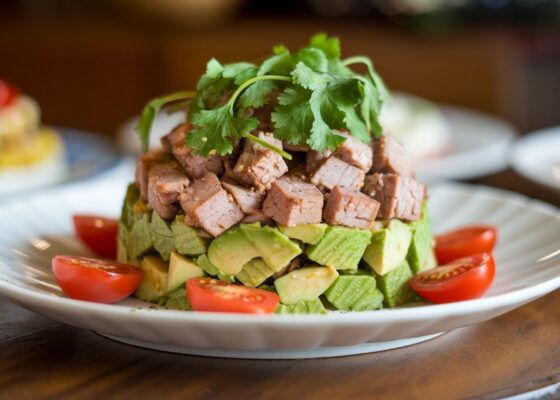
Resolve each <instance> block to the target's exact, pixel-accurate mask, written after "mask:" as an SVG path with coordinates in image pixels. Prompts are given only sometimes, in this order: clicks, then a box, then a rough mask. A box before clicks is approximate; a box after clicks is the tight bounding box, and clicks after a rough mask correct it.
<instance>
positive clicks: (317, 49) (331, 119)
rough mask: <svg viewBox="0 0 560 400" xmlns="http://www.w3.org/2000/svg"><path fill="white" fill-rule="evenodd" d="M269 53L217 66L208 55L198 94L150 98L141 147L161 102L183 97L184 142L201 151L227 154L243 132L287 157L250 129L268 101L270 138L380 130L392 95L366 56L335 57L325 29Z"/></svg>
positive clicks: (325, 141) (335, 45)
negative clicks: (361, 68) (359, 67)
mask: <svg viewBox="0 0 560 400" xmlns="http://www.w3.org/2000/svg"><path fill="white" fill-rule="evenodd" d="M273 53H274V54H273V55H272V56H271V57H269V58H267V59H265V60H264V61H262V62H261V63H260V65H256V64H254V63H249V62H238V63H232V64H226V65H222V64H221V63H220V62H219V61H217V60H216V59H211V60H210V61H209V62H208V64H207V67H206V72H205V73H204V74H203V75H202V76H201V78H200V79H199V81H198V84H197V93H196V96H192V93H188V96H187V92H181V93H177V94H172V95H169V96H165V97H162V98H158V99H155V100H153V101H152V102H150V103H148V105H147V106H146V108H145V109H144V113H143V115H142V118H141V119H140V121H139V123H138V126H137V132H138V134H139V137H140V140H141V141H142V144H143V147H144V148H146V147H147V143H148V142H149V130H150V127H151V123H152V121H153V118H154V117H155V115H156V114H157V112H158V110H159V109H160V108H161V107H162V106H163V105H164V104H166V103H167V102H171V101H178V100H185V99H186V98H188V99H189V100H188V102H189V104H188V106H189V113H188V119H189V121H190V122H191V123H192V125H193V126H194V128H193V130H191V132H190V133H189V134H188V135H187V138H186V143H187V145H188V146H190V147H191V148H192V149H193V151H194V152H195V153H196V154H199V155H203V156H212V155H225V154H230V153H231V152H232V151H233V147H234V143H236V142H237V141H238V140H239V139H241V138H247V139H249V140H253V141H255V142H257V143H260V144H261V145H263V146H265V147H267V148H270V149H272V150H273V151H276V152H277V153H278V154H281V155H282V156H283V157H286V158H290V155H289V154H288V153H286V152H284V151H282V150H281V149H278V148H276V147H275V146H273V145H271V144H269V143H268V142H265V141H263V140H261V139H259V138H258V137H257V136H255V135H252V134H251V133H252V132H253V131H255V130H256V129H257V126H258V124H259V121H258V120H257V118H255V117H254V116H253V112H254V110H255V109H259V108H261V107H263V106H266V105H272V106H273V111H272V114H271V121H272V123H273V125H274V126H273V134H274V136H275V137H276V138H278V139H281V140H282V141H285V142H287V143H290V144H307V145H308V146H309V147H310V148H312V149H314V150H317V151H324V150H326V149H331V150H334V149H336V148H337V147H338V146H340V144H342V143H343V142H344V141H345V137H344V136H342V135H340V134H338V133H337V131H338V130H341V129H347V130H348V131H349V133H350V134H351V135H352V136H354V137H356V138H357V139H359V140H361V141H363V142H366V143H368V142H370V141H371V137H372V136H380V135H381V134H382V128H381V126H380V124H379V119H378V118H379V113H380V111H381V107H382V105H383V103H384V102H386V101H388V100H389V98H390V94H389V91H388V90H387V88H386V87H385V84H384V83H383V80H382V79H381V77H380V76H379V75H378V74H377V73H376V71H375V69H374V67H373V63H372V62H371V60H370V59H369V58H367V57H365V56H354V57H350V58H347V59H341V58H340V56H341V49H340V42H339V40H338V39H337V38H329V37H328V36H327V35H326V34H324V33H320V34H317V35H315V36H313V37H312V38H311V40H310V43H309V45H308V46H307V47H304V48H302V49H300V50H299V51H298V52H296V53H291V52H290V51H289V50H288V49H287V48H286V47H284V46H281V45H279V46H275V47H274V49H273ZM355 64H363V65H365V67H366V69H367V73H366V74H359V73H356V72H354V71H353V70H351V69H350V66H352V65H355ZM181 104H184V103H179V104H178V106H181Z"/></svg>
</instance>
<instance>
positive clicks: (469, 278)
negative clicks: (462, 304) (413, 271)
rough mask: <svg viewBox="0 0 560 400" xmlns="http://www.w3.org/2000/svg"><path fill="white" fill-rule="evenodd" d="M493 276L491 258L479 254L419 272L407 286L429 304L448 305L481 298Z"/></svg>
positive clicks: (486, 254) (487, 255)
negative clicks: (429, 302)
mask: <svg viewBox="0 0 560 400" xmlns="http://www.w3.org/2000/svg"><path fill="white" fill-rule="evenodd" d="M494 274H495V268H494V259H493V258H492V256H491V255H490V254H488V253H479V254H474V255H471V256H468V257H464V258H460V259H458V260H455V261H452V262H451V263H449V264H447V265H444V266H441V267H437V268H434V269H431V270H428V271H424V272H421V273H419V274H418V275H416V276H414V277H413V278H412V279H411V280H410V286H411V287H412V289H414V291H415V292H417V293H418V294H419V295H420V296H422V297H424V298H425V299H427V300H429V301H431V302H433V303H451V302H454V301H463V300H470V299H476V298H478V297H481V296H482V295H483V294H484V293H486V291H487V290H488V288H489V287H490V285H491V284H492V281H493V280H494Z"/></svg>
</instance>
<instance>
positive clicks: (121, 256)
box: [117, 220, 130, 264]
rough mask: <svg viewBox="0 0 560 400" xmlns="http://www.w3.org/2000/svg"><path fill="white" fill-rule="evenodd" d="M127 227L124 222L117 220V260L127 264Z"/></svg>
mask: <svg viewBox="0 0 560 400" xmlns="http://www.w3.org/2000/svg"><path fill="white" fill-rule="evenodd" d="M129 235H130V233H129V232H128V228H127V227H126V226H125V224H124V223H123V222H122V220H121V221H119V234H118V236H117V262H120V263H123V264H129V261H130V257H129V256H128V236H129Z"/></svg>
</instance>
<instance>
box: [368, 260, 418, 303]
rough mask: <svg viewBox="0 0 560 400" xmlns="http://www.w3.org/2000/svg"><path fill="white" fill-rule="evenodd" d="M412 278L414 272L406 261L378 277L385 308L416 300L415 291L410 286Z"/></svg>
mask: <svg viewBox="0 0 560 400" xmlns="http://www.w3.org/2000/svg"><path fill="white" fill-rule="evenodd" d="M412 276H413V274H412V271H411V269H410V266H409V265H408V262H407V261H406V260H405V261H404V262H403V263H402V264H401V265H400V266H399V267H398V268H395V269H393V270H392V271H390V272H388V273H386V274H385V275H378V276H377V278H376V280H377V286H378V287H379V290H381V293H383V297H384V301H383V304H384V305H385V307H398V306H400V305H403V304H405V303H408V302H410V301H411V300H412V299H413V298H414V291H413V290H412V289H411V288H410V286H409V285H408V281H409V280H410V278H412Z"/></svg>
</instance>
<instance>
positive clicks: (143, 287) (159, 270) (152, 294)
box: [134, 256, 168, 301]
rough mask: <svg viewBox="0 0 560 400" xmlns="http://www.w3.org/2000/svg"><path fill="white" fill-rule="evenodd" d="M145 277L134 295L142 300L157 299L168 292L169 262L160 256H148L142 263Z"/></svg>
mask: <svg viewBox="0 0 560 400" xmlns="http://www.w3.org/2000/svg"><path fill="white" fill-rule="evenodd" d="M140 267H141V268H142V271H144V277H143V278H142V282H141V283H140V286H139V287H138V289H136V292H135V293H134V295H135V296H136V297H138V298H139V299H141V300H145V301H155V300H157V299H158V298H160V297H161V296H163V295H164V294H166V293H167V281H168V273H167V267H168V265H167V263H166V262H165V261H163V260H162V259H161V258H160V257H158V256H146V257H144V258H143V259H142V262H141V263H140Z"/></svg>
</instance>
